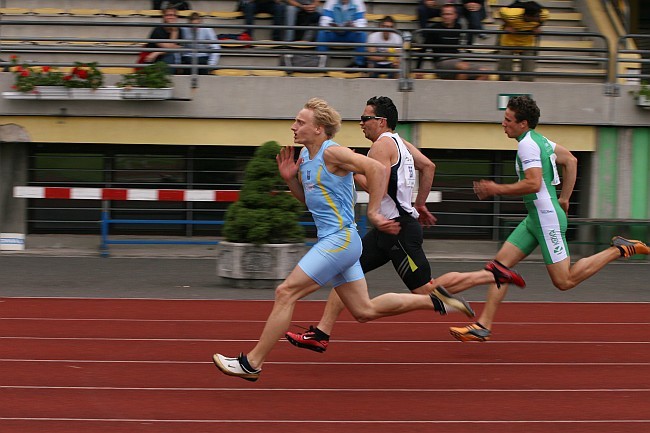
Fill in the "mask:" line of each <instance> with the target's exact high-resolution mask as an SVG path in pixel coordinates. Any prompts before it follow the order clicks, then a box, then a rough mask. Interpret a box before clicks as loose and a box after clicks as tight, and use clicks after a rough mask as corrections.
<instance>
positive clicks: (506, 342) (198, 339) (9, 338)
mask: <svg viewBox="0 0 650 433" xmlns="http://www.w3.org/2000/svg"><path fill="white" fill-rule="evenodd" d="M0 340H39V341H40V340H53V341H62V340H70V341H153V342H161V341H162V342H166V341H174V342H178V341H180V342H193V343H196V342H209V343H214V342H217V343H250V342H255V343H256V342H257V341H258V340H257V339H221V338H217V339H213V338H120V337H22V336H15V337H12V336H4V337H0ZM278 342H282V343H287V344H288V342H287V341H286V340H284V339H282V340H278ZM330 343H337V344H339V343H353V344H359V343H364V344H431V343H437V344H440V343H444V344H461V343H459V342H458V341H456V340H330ZM495 344H650V341H607V340H591V341H588V340H583V341H556V340H548V341H541V340H498V341H490V343H489V345H490V346H491V345H495Z"/></svg>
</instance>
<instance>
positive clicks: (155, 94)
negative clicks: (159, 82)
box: [2, 86, 174, 101]
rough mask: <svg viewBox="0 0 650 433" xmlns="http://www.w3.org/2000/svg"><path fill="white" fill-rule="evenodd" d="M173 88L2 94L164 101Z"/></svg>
mask: <svg viewBox="0 0 650 433" xmlns="http://www.w3.org/2000/svg"><path fill="white" fill-rule="evenodd" d="M173 90H174V89H173V88H172V87H169V88H163V89H149V88H143V87H129V88H122V87H116V86H109V87H98V88H97V89H88V88H76V87H73V88H67V87H64V86H36V87H35V88H34V90H32V91H30V92H2V97H3V98H5V99H34V100H50V101H53V100H75V101H91V100H104V101H107V100H108V101H121V100H123V99H129V100H133V99H135V100H150V101H151V100H163V99H169V98H171V97H172V91H173Z"/></svg>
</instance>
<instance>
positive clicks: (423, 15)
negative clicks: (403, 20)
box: [418, 0, 440, 29]
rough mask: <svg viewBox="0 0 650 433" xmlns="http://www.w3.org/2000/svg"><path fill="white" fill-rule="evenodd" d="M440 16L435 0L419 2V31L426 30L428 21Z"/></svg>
mask: <svg viewBox="0 0 650 433" xmlns="http://www.w3.org/2000/svg"><path fill="white" fill-rule="evenodd" d="M439 16H440V8H439V7H438V2H437V1H436V0H420V4H419V5H418V22H419V23H420V28H421V29H426V28H427V27H429V25H430V24H431V23H430V22H429V20H431V19H432V18H438V17H439Z"/></svg>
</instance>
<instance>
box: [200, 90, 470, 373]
mask: <svg viewBox="0 0 650 433" xmlns="http://www.w3.org/2000/svg"><path fill="white" fill-rule="evenodd" d="M340 126H341V116H340V115H339V113H338V112H337V111H336V110H334V109H333V108H332V107H330V106H329V105H328V104H327V102H325V101H324V100H322V99H318V98H312V99H310V100H309V101H308V102H307V103H306V104H305V106H304V107H303V108H302V109H301V110H300V112H299V113H298V115H297V116H296V118H295V120H294V122H293V125H292V126H291V130H292V132H293V141H294V143H296V144H301V145H303V146H304V147H303V148H302V150H301V152H300V157H299V158H298V160H297V161H296V160H295V159H294V149H293V146H287V147H284V148H282V150H281V151H280V154H279V155H278V156H277V158H276V159H277V162H278V168H279V171H280V175H281V176H282V178H283V179H284V180H285V182H286V183H287V185H288V187H289V190H290V191H291V193H292V194H293V195H294V196H295V197H296V198H297V199H298V200H300V201H302V202H303V203H305V204H306V205H307V209H308V210H309V211H310V212H311V214H312V216H313V218H314V222H315V224H316V229H317V237H318V241H317V242H316V244H315V245H314V246H313V247H312V248H311V249H310V250H309V251H308V252H307V254H305V256H304V257H302V259H300V261H299V262H298V264H297V265H296V267H295V268H294V269H293V271H291V273H290V274H289V276H288V277H287V278H286V279H285V280H284V281H283V282H282V283H280V285H279V286H278V287H277V288H276V290H275V302H274V304H273V310H272V311H271V314H270V315H269V317H268V319H267V321H266V325H265V326H264V330H263V331H262V335H261V336H260V339H259V341H258V343H257V344H256V345H255V347H254V348H253V349H252V350H251V351H249V352H248V353H246V354H243V353H241V354H240V355H239V356H237V357H227V356H224V355H222V354H219V353H216V354H214V355H213V357H212V359H213V362H214V363H215V365H216V366H217V368H218V369H219V370H221V371H222V372H223V373H224V374H226V375H229V376H236V377H241V378H242V379H245V380H249V381H256V380H257V379H258V378H259V376H260V373H261V371H262V365H263V364H264V361H265V360H266V357H267V356H268V355H269V353H270V352H271V350H272V349H273V346H275V344H276V343H277V342H278V340H279V339H280V338H282V337H283V336H284V334H285V332H286V331H287V329H288V327H289V325H290V323H291V317H292V314H293V310H294V307H295V304H296V302H297V301H298V300H299V299H302V298H304V297H305V296H307V295H309V294H310V293H313V292H315V291H316V290H318V289H319V288H320V287H321V286H323V285H325V284H328V283H329V284H331V285H332V287H334V290H336V293H337V294H338V295H339V297H340V298H341V300H342V301H343V304H344V305H345V306H346V307H347V309H348V310H349V311H350V312H351V313H352V315H353V316H354V318H355V319H356V320H357V321H359V322H368V321H371V320H375V319H378V318H380V317H385V316H392V315H397V314H402V313H406V312H408V311H413V310H434V311H437V312H439V313H440V314H446V313H447V312H448V311H453V310H459V311H471V308H470V307H469V305H468V304H467V303H465V302H464V301H462V300H459V299H456V298H454V297H452V296H451V295H449V294H448V293H446V292H445V291H444V289H442V290H441V291H438V290H434V291H433V292H432V293H430V294H416V295H413V294H408V293H402V294H397V293H385V294H383V295H380V296H378V297H376V298H373V299H370V297H369V296H368V286H367V284H366V279H365V277H364V274H363V271H362V269H361V264H360V263H359V257H360V256H361V249H362V247H361V238H360V237H359V234H358V232H357V230H356V225H355V222H354V205H355V197H356V192H355V188H354V178H353V176H354V174H355V173H356V174H360V175H364V176H365V178H366V181H367V190H368V194H369V202H368V210H367V215H368V219H369V220H370V222H371V223H372V224H373V225H374V227H375V228H376V229H377V230H381V231H383V232H386V233H391V234H397V233H398V232H399V230H400V224H399V222H397V221H395V220H391V219H388V218H386V217H384V216H383V215H382V214H381V209H380V208H381V201H382V198H383V197H384V195H385V194H386V191H387V186H388V170H387V168H386V167H385V166H384V165H383V164H381V163H380V162H378V161H376V160H374V159H371V158H368V157H366V156H363V155H361V154H358V153H355V152H353V151H352V150H350V149H348V148H346V147H343V146H340V145H338V144H337V143H336V142H334V141H333V140H332V139H333V138H334V135H335V134H336V132H338V130H339V129H340ZM472 314H473V312H472Z"/></svg>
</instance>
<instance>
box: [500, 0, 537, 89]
mask: <svg viewBox="0 0 650 433" xmlns="http://www.w3.org/2000/svg"><path fill="white" fill-rule="evenodd" d="M499 14H500V16H501V19H502V20H503V22H504V24H503V30H505V31H506V32H507V33H505V34H502V35H501V39H500V45H501V46H502V47H522V48H521V49H519V50H514V49H511V48H510V49H502V50H500V51H499V54H500V55H509V56H512V55H519V56H521V59H520V61H521V72H533V71H534V70H535V60H534V59H531V58H530V57H531V56H535V55H536V50H535V46H536V45H537V37H538V35H539V33H540V32H541V29H542V24H543V23H544V21H546V20H547V19H548V16H549V14H548V11H547V10H546V9H543V8H542V7H541V6H540V5H539V4H538V3H537V2H534V1H516V2H514V3H513V4H511V5H510V6H508V7H504V8H501V9H500V10H499ZM512 67H513V58H502V59H499V71H512V70H513V69H512ZM500 79H501V80H503V81H510V80H512V76H511V75H505V74H501V78H500ZM519 80H520V81H534V76H533V75H520V76H519Z"/></svg>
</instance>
